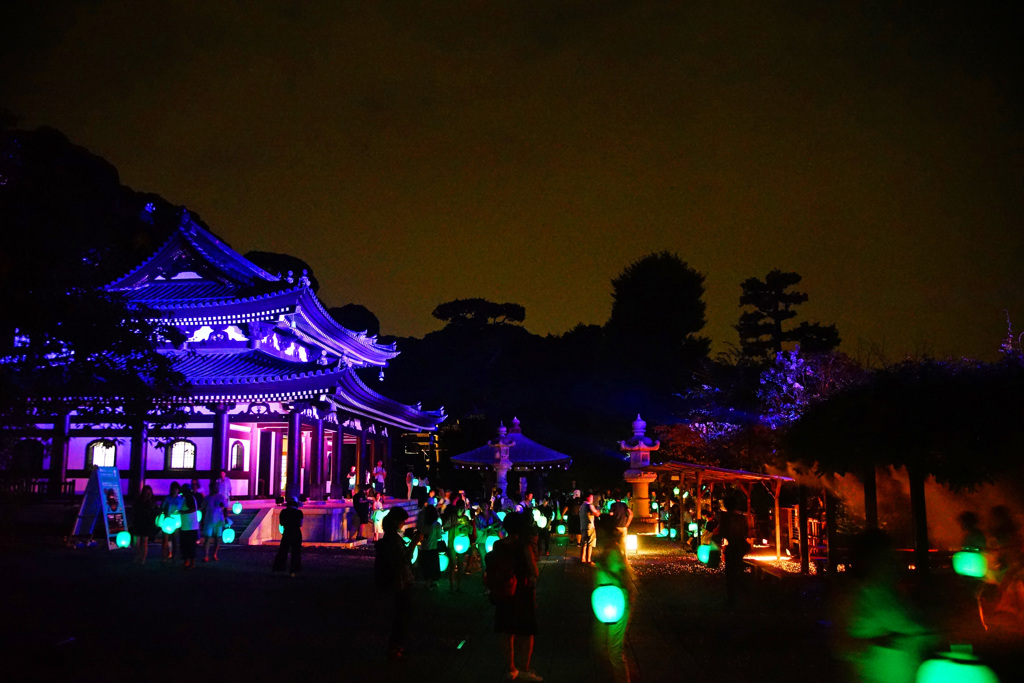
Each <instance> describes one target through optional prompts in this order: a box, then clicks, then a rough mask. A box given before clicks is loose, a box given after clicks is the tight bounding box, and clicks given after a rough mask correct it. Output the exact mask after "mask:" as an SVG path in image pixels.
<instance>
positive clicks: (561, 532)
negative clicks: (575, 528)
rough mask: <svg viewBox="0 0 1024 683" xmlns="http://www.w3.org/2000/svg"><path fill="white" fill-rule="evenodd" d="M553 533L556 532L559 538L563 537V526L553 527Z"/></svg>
mask: <svg viewBox="0 0 1024 683" xmlns="http://www.w3.org/2000/svg"><path fill="white" fill-rule="evenodd" d="M555 531H557V532H558V535H559V536H561V535H563V534H564V533H565V525H564V524H559V525H558V526H557V527H555Z"/></svg>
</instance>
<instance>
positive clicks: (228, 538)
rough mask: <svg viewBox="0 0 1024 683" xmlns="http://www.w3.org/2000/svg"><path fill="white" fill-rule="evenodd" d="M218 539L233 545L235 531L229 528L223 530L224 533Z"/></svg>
mask: <svg viewBox="0 0 1024 683" xmlns="http://www.w3.org/2000/svg"><path fill="white" fill-rule="evenodd" d="M220 539H221V540H222V541H224V542H225V543H234V541H235V530H234V529H231V528H230V527H229V528H227V529H225V530H224V533H222V534H221V535H220Z"/></svg>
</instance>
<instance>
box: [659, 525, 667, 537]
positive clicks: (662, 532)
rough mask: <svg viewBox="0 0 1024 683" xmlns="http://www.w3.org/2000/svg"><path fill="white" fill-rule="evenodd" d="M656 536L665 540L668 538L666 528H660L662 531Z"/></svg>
mask: <svg viewBox="0 0 1024 683" xmlns="http://www.w3.org/2000/svg"><path fill="white" fill-rule="evenodd" d="M658 535H659V536H661V537H662V538H665V537H666V536H668V528H667V527H665V528H662V530H661V531H659V532H658Z"/></svg>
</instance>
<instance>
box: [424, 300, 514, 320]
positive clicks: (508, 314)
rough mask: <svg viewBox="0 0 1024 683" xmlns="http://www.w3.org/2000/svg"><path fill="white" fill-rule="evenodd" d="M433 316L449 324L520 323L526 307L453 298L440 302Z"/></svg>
mask: <svg viewBox="0 0 1024 683" xmlns="http://www.w3.org/2000/svg"><path fill="white" fill-rule="evenodd" d="M433 316H434V317H435V318H437V319H438V320H441V321H443V322H445V323H447V324H449V325H455V326H465V327H482V326H484V325H501V324H511V323H522V322H523V321H524V320H526V308H524V307H523V306H520V305H519V304H513V303H503V304H498V303H494V302H493V301H488V300H487V299H455V300H454V301H448V302H445V303H443V304H440V305H439V306H438V307H437V308H435V309H434V312H433Z"/></svg>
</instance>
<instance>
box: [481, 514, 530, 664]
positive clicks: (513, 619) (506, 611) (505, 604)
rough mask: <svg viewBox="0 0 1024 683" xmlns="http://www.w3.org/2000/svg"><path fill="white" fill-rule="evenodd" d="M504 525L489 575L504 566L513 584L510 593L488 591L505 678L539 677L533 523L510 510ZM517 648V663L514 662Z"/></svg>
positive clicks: (500, 570)
mask: <svg viewBox="0 0 1024 683" xmlns="http://www.w3.org/2000/svg"><path fill="white" fill-rule="evenodd" d="M503 526H504V527H505V532H506V533H507V534H508V536H506V537H505V538H503V539H502V540H500V541H498V542H496V543H495V544H494V550H493V551H492V558H491V560H492V561H491V562H490V563H489V566H490V570H489V571H490V572H491V575H492V576H495V575H500V574H501V573H502V572H503V570H504V569H505V568H506V567H507V568H510V569H511V571H512V573H513V575H514V576H515V582H514V583H515V588H514V590H513V592H512V594H511V595H510V596H499V595H498V594H497V592H496V591H494V590H492V591H491V602H492V603H494V631H495V633H499V634H501V656H502V662H503V664H504V665H506V666H507V670H506V674H505V678H506V679H507V680H519V681H541V680H543V679H542V678H541V677H540V676H539V675H538V674H537V672H535V671H534V670H533V669H532V668H531V660H532V658H533V642H534V638H535V637H536V635H537V577H538V576H539V575H540V572H539V571H538V569H537V550H536V545H535V543H534V539H533V536H532V534H531V530H532V529H533V525H532V524H530V520H529V519H527V516H526V515H524V514H522V513H519V512H510V513H508V514H507V515H505V520H504V522H503ZM490 584H491V581H489V582H488V585H490ZM517 649H518V650H519V663H520V665H521V666H519V667H517V666H516V650H517Z"/></svg>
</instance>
